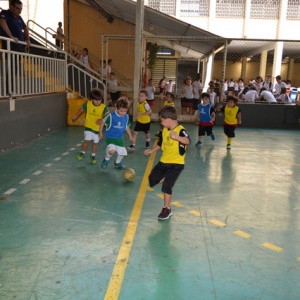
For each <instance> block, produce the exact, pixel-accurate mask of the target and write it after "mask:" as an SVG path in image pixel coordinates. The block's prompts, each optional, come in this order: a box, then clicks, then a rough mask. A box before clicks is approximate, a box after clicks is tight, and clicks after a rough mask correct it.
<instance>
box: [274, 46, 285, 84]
mask: <svg viewBox="0 0 300 300" xmlns="http://www.w3.org/2000/svg"><path fill="white" fill-rule="evenodd" d="M282 52H283V42H275V47H274V59H273V72H272V82H275V81H276V80H275V77H276V76H277V75H280V74H281V62H282Z"/></svg>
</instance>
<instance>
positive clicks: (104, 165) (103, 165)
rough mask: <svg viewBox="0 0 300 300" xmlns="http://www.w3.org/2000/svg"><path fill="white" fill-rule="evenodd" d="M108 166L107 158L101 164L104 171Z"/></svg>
mask: <svg viewBox="0 0 300 300" xmlns="http://www.w3.org/2000/svg"><path fill="white" fill-rule="evenodd" d="M107 165H108V160H106V159H105V158H104V159H103V160H102V164H101V168H102V169H106V168H107Z"/></svg>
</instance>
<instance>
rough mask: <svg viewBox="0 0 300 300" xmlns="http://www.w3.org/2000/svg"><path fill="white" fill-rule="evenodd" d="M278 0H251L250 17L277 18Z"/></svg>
mask: <svg viewBox="0 0 300 300" xmlns="http://www.w3.org/2000/svg"><path fill="white" fill-rule="evenodd" d="M279 10H280V0H251V11H250V17H251V18H253V19H278V17H279Z"/></svg>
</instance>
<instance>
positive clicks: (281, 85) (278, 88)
mask: <svg viewBox="0 0 300 300" xmlns="http://www.w3.org/2000/svg"><path fill="white" fill-rule="evenodd" d="M281 88H286V84H285V82H283V81H281V82H280V83H278V82H277V83H276V84H275V92H274V94H276V95H280V93H281Z"/></svg>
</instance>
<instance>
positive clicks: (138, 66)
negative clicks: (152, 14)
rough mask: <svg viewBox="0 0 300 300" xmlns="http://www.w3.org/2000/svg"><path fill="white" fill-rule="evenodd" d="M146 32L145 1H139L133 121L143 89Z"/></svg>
mask: <svg viewBox="0 0 300 300" xmlns="http://www.w3.org/2000/svg"><path fill="white" fill-rule="evenodd" d="M143 30H144V0H137V5H136V21H135V52H134V58H135V61H134V83H133V120H135V118H136V108H137V99H138V95H139V91H140V88H141V72H142V54H143V53H144V51H143V50H142V48H143V43H142V32H143Z"/></svg>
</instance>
